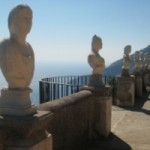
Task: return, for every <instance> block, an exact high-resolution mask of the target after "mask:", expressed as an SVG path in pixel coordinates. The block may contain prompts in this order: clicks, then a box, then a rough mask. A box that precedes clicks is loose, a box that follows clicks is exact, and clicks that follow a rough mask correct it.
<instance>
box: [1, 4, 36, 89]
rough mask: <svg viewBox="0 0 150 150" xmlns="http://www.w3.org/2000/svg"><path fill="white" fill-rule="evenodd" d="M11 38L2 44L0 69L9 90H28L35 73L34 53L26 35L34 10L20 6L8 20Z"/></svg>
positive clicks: (13, 10) (11, 13)
mask: <svg viewBox="0 0 150 150" xmlns="http://www.w3.org/2000/svg"><path fill="white" fill-rule="evenodd" d="M8 25H9V30H10V38H8V39H5V40H4V41H2V42H1V43H0V67H1V70H2V73H3V75H4V77H5V79H6V81H7V82H8V87H9V88H15V89H20V88H28V86H29V85H30V83H31V80H32V77H33V72H34V52H33V50H32V48H31V46H30V44H29V43H27V42H26V35H27V34H28V33H29V31H30V29H31V25H32V10H31V9H30V8H29V7H28V6H26V5H18V6H16V7H15V8H14V9H12V10H11V12H10V14H9V18H8Z"/></svg>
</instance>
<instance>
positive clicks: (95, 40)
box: [92, 35, 102, 52]
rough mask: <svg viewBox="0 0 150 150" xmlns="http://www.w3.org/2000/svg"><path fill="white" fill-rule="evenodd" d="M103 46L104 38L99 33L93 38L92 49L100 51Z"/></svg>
mask: <svg viewBox="0 0 150 150" xmlns="http://www.w3.org/2000/svg"><path fill="white" fill-rule="evenodd" d="M101 48H102V39H101V38H100V37H98V36H97V35H94V36H93V38H92V50H93V51H94V52H98V51H99V49H101Z"/></svg>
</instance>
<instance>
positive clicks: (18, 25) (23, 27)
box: [10, 7, 32, 35]
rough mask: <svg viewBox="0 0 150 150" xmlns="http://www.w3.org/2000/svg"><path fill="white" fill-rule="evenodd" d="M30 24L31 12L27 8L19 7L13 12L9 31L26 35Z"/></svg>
mask: <svg viewBox="0 0 150 150" xmlns="http://www.w3.org/2000/svg"><path fill="white" fill-rule="evenodd" d="M31 26H32V12H31V10H30V9H28V8H25V7H24V8H21V9H20V10H19V11H18V12H16V13H15V14H14V17H13V18H12V20H11V23H10V32H11V33H15V34H20V35H26V34H27V33H29V32H30V29H31Z"/></svg>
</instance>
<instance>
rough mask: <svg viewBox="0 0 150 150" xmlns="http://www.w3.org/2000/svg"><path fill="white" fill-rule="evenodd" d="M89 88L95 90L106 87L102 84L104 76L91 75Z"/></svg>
mask: <svg viewBox="0 0 150 150" xmlns="http://www.w3.org/2000/svg"><path fill="white" fill-rule="evenodd" d="M88 86H89V87H94V88H95V89H99V88H100V87H102V86H104V85H103V82H102V75H100V74H98V75H91V76H90V82H89V84H88Z"/></svg>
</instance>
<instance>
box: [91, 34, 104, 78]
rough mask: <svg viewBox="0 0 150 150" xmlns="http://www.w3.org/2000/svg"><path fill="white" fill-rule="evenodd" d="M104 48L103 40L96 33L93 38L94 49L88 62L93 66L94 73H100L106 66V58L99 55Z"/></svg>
mask: <svg viewBox="0 0 150 150" xmlns="http://www.w3.org/2000/svg"><path fill="white" fill-rule="evenodd" d="M101 48H102V40H101V38H100V37H98V36H96V35H94V36H93V39H92V50H91V53H90V54H89V55H88V63H89V65H90V66H91V67H92V68H93V72H92V74H93V75H100V74H102V71H103V70H104V68H105V60H104V58H102V57H101V56H100V55H99V53H98V52H99V50H100V49H101Z"/></svg>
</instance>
